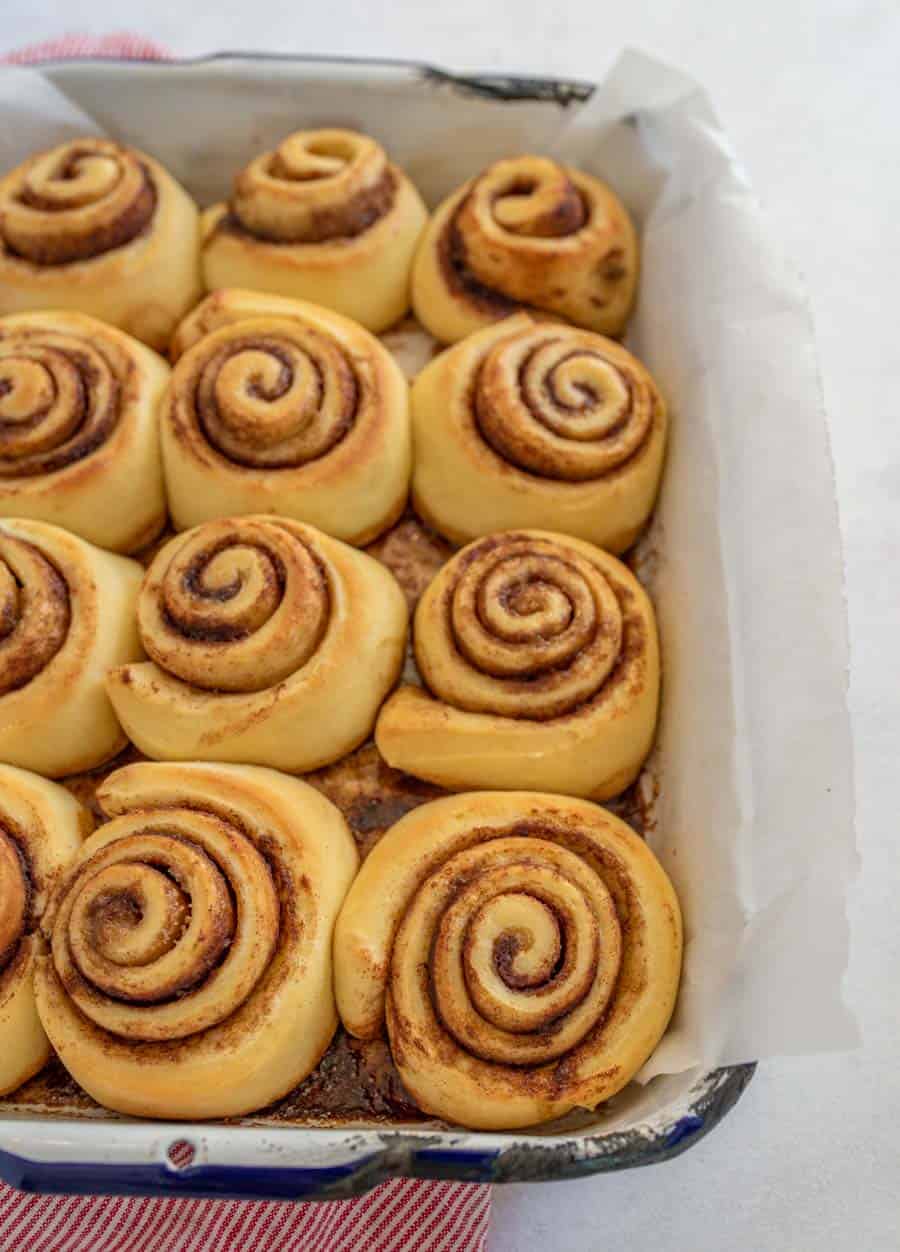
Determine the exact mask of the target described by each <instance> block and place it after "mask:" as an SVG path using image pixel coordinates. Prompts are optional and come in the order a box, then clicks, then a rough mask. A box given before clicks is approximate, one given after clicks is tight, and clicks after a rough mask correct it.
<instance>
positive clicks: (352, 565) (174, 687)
mask: <svg viewBox="0 0 900 1252" xmlns="http://www.w3.org/2000/svg"><path fill="white" fill-rule="evenodd" d="M138 622H139V625H140V633H141V639H142V640H143V644H144V647H145V649H146V651H147V654H148V656H149V657H150V660H149V661H147V662H143V663H140V662H139V663H136V664H130V665H123V666H121V667H120V668H118V669H114V670H112V671H111V672H110V673H109V676H108V678H107V686H108V689H109V694H110V698H111V700H112V703H113V706H114V708H115V710H116V712H117V714H118V716H119V718H120V719H121V721H122V725H123V726H124V727H125V729H126V731H127V732H128V736H129V738H130V739H131V740H132V742H133V743H135V744H136V745H137V746H138V747H139V748H140V749H141V751H142V752H145V753H146V754H147V756H150V757H154V758H156V759H161V760H196V759H198V758H205V759H207V760H216V761H239V762H251V763H253V764H257V765H272V766H275V767H277V768H279V769H284V770H288V771H291V772H301V771H305V770H311V769H315V768H317V767H318V766H320V765H326V764H328V763H329V762H331V761H335V760H337V759H338V757H341V756H343V755H344V754H345V753H347V752H349V751H351V749H353V748H355V747H356V746H357V745H358V744H359V743H361V742H362V741H363V740H364V739H365V738H366V737H367V736H368V735H369V733H370V732H371V729H372V725H373V723H374V721H375V716H376V714H377V712H378V708H379V706H380V704H381V702H382V700H383V699H384V697H385V695H386V694H387V692H388V691H389V690H390V688H391V687H392V686H393V684H394V682H395V681H396V679H397V676H398V674H399V672H400V668H401V666H402V664H403V654H404V649H405V645H406V629H407V609H406V602H405V600H404V597H403V593H402V591H401V590H400V588H399V587H398V585H397V583H396V582H395V580H394V578H393V577H392V575H391V574H390V573H388V571H387V570H386V569H385V568H384V566H383V565H381V564H379V562H378V561H376V560H374V558H372V557H370V556H367V555H365V554H364V553H362V552H357V551H356V550H355V549H354V548H350V547H348V546H347V545H346V544H343V543H340V542H339V541H338V540H336V539H330V538H329V537H328V536H327V535H323V534H321V533H320V532H319V531H316V530H314V529H313V528H312V527H311V526H304V525H302V524H301V523H300V522H291V521H289V520H288V519H286V518H274V517H237V518H229V519H226V520H224V521H220V522H208V523H207V524H206V525H204V526H198V527H196V528H195V529H194V530H190V531H187V532H185V533H184V534H180V535H176V536H175V538H174V539H172V540H171V541H170V542H169V543H168V544H166V545H165V547H163V548H162V549H161V550H160V552H159V553H158V554H157V555H156V557H155V558H154V560H153V563H152V564H151V566H150V568H149V570H148V571H147V575H146V577H145V579H144V585H143V588H142V590H141V594H140V599H139V602H138Z"/></svg>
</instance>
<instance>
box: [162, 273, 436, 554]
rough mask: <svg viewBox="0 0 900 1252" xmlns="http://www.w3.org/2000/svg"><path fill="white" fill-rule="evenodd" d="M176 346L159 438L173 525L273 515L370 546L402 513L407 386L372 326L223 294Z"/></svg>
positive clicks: (250, 295)
mask: <svg viewBox="0 0 900 1252" xmlns="http://www.w3.org/2000/svg"><path fill="white" fill-rule="evenodd" d="M172 354H173V357H174V358H175V359H176V360H177V364H176V365H175V369H174V371H173V374H172V381H171V384H170V388H169V392H168V397H167V399H166V401H165V402H164V405H163V409H162V447H163V460H164V464H165V470H166V482H167V486H168V493H169V507H170V510H171V513H172V518H173V521H174V523H175V526H176V527H177V528H178V529H179V530H182V529H184V528H185V527H188V526H195V525H196V524H197V523H198V522H205V521H208V520H210V519H211V518H215V517H223V516H228V515H229V514H233V513H263V512H265V513H278V514H280V515H283V516H286V517H295V518H297V519H298V520H299V521H304V522H311V523H312V524H313V525H314V526H318V527H319V528H320V529H321V530H324V531H326V532H327V533H328V534H331V535H334V536H335V537H336V538H338V539H344V540H346V541H347V542H348V543H353V544H357V545H359V546H362V545H363V544H366V543H369V542H370V541H371V540H372V539H374V538H375V537H376V536H377V535H378V534H380V533H381V531H383V530H385V529H387V527H388V526H390V525H391V524H392V523H393V522H395V521H396V520H397V518H398V517H399V516H400V514H401V513H402V511H403V508H404V506H405V502H406V495H407V490H408V485H409V472H410V461H411V451H410V432H409V395H408V388H407V384H406V380H405V379H404V377H403V374H402V373H401V371H400V368H399V366H398V365H397V364H396V363H395V361H394V360H393V359H392V358H391V356H390V354H389V353H388V352H387V350H386V349H385V348H383V347H382V346H381V344H380V343H379V342H378V340H377V339H375V338H373V337H372V336H371V335H370V334H369V333H368V331H365V330H363V329H362V327H360V326H356V325H355V324H354V323H353V322H350V321H348V320H347V319H346V318H344V317H340V316H339V315H338V314H337V313H331V312H329V311H328V310H327V309H320V308H318V307H316V306H315V305H312V304H304V303H302V302H301V301H298V300H283V299H281V298H280V297H278V296H265V295H259V294H257V293H255V292H249V291H234V290H232V291H219V292H216V293H215V295H212V296H209V297H208V298H207V299H206V300H204V301H203V303H202V304H201V305H200V306H199V307H198V308H197V309H195V310H194V312H193V313H192V314H191V316H190V317H188V318H187V319H186V320H185V321H184V322H183V323H182V325H181V326H180V327H179V329H178V332H177V333H176V335H175V338H174V340H173V345H172Z"/></svg>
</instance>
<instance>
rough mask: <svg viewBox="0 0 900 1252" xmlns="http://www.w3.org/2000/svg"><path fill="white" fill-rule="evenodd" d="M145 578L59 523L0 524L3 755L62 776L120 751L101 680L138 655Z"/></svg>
mask: <svg viewBox="0 0 900 1252" xmlns="http://www.w3.org/2000/svg"><path fill="white" fill-rule="evenodd" d="M141 574H142V570H141V567H140V566H139V565H138V564H137V562H135V561H129V560H127V559H126V558H125V557H120V556H114V555H113V554H112V553H109V552H104V551H102V550H101V549H100V548H95V547H94V546H93V545H92V544H89V543H87V542H86V541H85V540H83V539H79V538H77V536H75V535H72V534H69V532H68V531H65V530H61V529H59V528H58V527H56V526H48V525H47V524H46V523H44V522H33V521H25V520H19V519H8V520H6V521H4V522H3V523H2V525H0V759H3V760H5V761H8V762H10V763H11V764H15V765H20V766H22V767H24V768H26V769H33V770H36V771H39V772H40V773H42V774H48V775H50V776H51V777H61V776H62V775H65V774H72V773H76V772H78V771H81V770H86V769H92V768H93V767H94V766H95V765H99V764H100V763H101V762H103V761H105V760H108V758H109V757H111V756H113V755H114V754H115V753H116V752H118V751H119V750H120V749H121V748H122V747H123V746H124V742H125V736H124V735H123V733H122V729H121V727H120V726H119V723H118V721H117V720H116V717H115V714H114V713H113V710H112V706H111V704H110V702H109V698H108V696H107V695H106V690H105V687H104V678H105V675H106V671H107V669H108V668H109V667H110V666H112V665H120V664H122V663H123V662H126V661H133V660H137V659H138V657H140V656H141V655H142V650H141V645H140V640H139V638H138V633H137V625H136V622H135V601H136V598H137V593H138V588H139V586H140V580H141Z"/></svg>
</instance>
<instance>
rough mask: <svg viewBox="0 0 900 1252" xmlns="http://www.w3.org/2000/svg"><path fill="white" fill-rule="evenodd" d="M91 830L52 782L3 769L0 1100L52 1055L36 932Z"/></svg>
mask: <svg viewBox="0 0 900 1252" xmlns="http://www.w3.org/2000/svg"><path fill="white" fill-rule="evenodd" d="M91 825H92V823H91V819H90V815H89V814H88V812H87V810H86V809H83V808H82V807H81V805H80V804H79V803H78V802H77V801H76V800H75V799H74V798H73V797H72V796H70V795H69V793H68V792H67V791H64V790H63V788H62V787H59V786H57V785H56V783H51V782H47V780H46V779H44V778H40V777H38V775H37V774H31V773H28V772H27V771H26V770H20V769H15V768H14V767H13V766H11V765H0V1095H5V1094H6V1093H7V1092H9V1091H12V1090H13V1089H14V1088H16V1087H18V1086H19V1084H20V1083H22V1082H25V1081H26V1079H28V1078H30V1077H31V1076H32V1075H33V1074H36V1073H37V1071H38V1070H39V1069H40V1068H41V1067H42V1065H44V1064H45V1062H46V1061H47V1058H48V1057H49V1055H50V1045H49V1043H48V1042H47V1037H46V1035H45V1034H44V1031H43V1029H42V1027H41V1024H40V1021H39V1019H38V1015H37V1009H36V1006H35V1000H34V987H33V977H34V964H35V959H36V957H37V955H38V953H39V952H40V950H41V940H40V937H39V927H40V923H41V919H42V917H43V913H44V909H45V907H46V905H47V900H48V897H49V893H50V891H51V890H52V888H53V886H54V884H55V883H56V881H57V879H58V877H59V875H60V874H61V872H62V871H63V869H64V868H65V867H66V865H67V864H68V863H69V862H70V861H71V860H72V858H73V857H74V856H75V855H76V853H77V851H78V849H79V847H80V846H81V841H82V838H83V836H84V835H86V834H87V833H88V832H89V831H90V829H91Z"/></svg>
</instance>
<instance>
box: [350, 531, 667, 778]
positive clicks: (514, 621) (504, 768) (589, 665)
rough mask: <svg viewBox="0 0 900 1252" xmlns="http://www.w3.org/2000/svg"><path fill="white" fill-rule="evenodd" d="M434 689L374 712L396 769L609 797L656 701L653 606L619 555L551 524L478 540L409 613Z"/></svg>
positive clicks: (411, 691) (648, 737)
mask: <svg viewBox="0 0 900 1252" xmlns="http://www.w3.org/2000/svg"><path fill="white" fill-rule="evenodd" d="M414 645H415V655H416V663H417V665H418V668H419V672H420V673H421V675H422V677H423V679H424V681H425V683H426V684H427V687H428V691H427V693H426V692H423V691H420V690H418V689H416V688H414V687H402V688H401V689H400V690H399V691H397V692H396V693H395V694H394V695H393V696H391V697H390V698H389V700H388V701H387V703H386V704H385V706H384V708H383V709H382V711H381V714H380V715H379V719H378V724H377V726H376V731H375V737H376V742H377V743H378V747H379V750H380V751H381V753H382V754H383V756H384V757H385V759H386V760H387V761H388V763H389V764H391V765H393V766H394V767H396V768H398V769H404V770H407V771H409V772H410V773H412V774H415V775H417V776H418V777H421V778H425V779H427V780H428V781H430V782H435V783H438V784H439V785H441V786H445V787H452V788H459V789H463V788H467V787H510V788H518V787H521V786H522V784H523V782H525V781H529V782H530V783H531V784H532V785H533V786H535V787H539V788H541V789H542V790H548V791H560V792H563V793H566V794H570V795H583V796H590V797H592V798H594V799H601V798H602V799H607V798H609V797H610V796H612V795H615V794H616V793H617V792H618V791H621V790H622V789H623V788H624V787H625V786H627V785H628V784H629V783H630V782H632V781H633V780H634V778H636V777H637V774H638V772H639V770H640V767H641V765H642V764H643V762H644V759H645V758H646V755H647V753H648V752H649V750H650V746H651V743H652V741H653V733H654V729H655V725H656V713H657V706H658V698H659V656H658V644H657V638H656V624H655V620H654V615H653V609H652V607H651V605H650V602H649V600H648V599H647V597H646V595H645V593H644V592H643V590H642V589H641V587H640V584H639V583H638V582H637V580H636V579H635V578H634V576H633V575H632V574H631V573H630V571H629V570H628V569H627V568H626V567H625V566H624V565H622V564H621V562H619V561H617V560H616V559H615V557H611V556H609V555H608V554H607V553H605V552H601V551H600V550H599V549H597V548H592V547H591V545H589V544H586V543H582V542H580V541H578V540H575V539H568V538H566V537H564V536H561V535H554V534H551V533H549V532H543V531H507V532H504V533H502V534H497V535H492V536H488V537H487V538H484V539H481V540H476V542H474V543H472V544H470V545H469V546H468V547H466V548H463V550H462V551H461V552H459V553H457V555H456V556H455V557H453V558H452V559H451V560H450V561H448V562H447V564H446V565H445V566H444V567H443V568H442V569H441V571H440V572H439V573H438V575H437V576H436V578H435V579H434V581H433V582H432V583H431V585H430V586H429V587H428V589H427V590H426V591H425V593H424V595H423V596H422V599H421V600H420V602H419V605H418V608H417V610H416V616H415V633H414Z"/></svg>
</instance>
